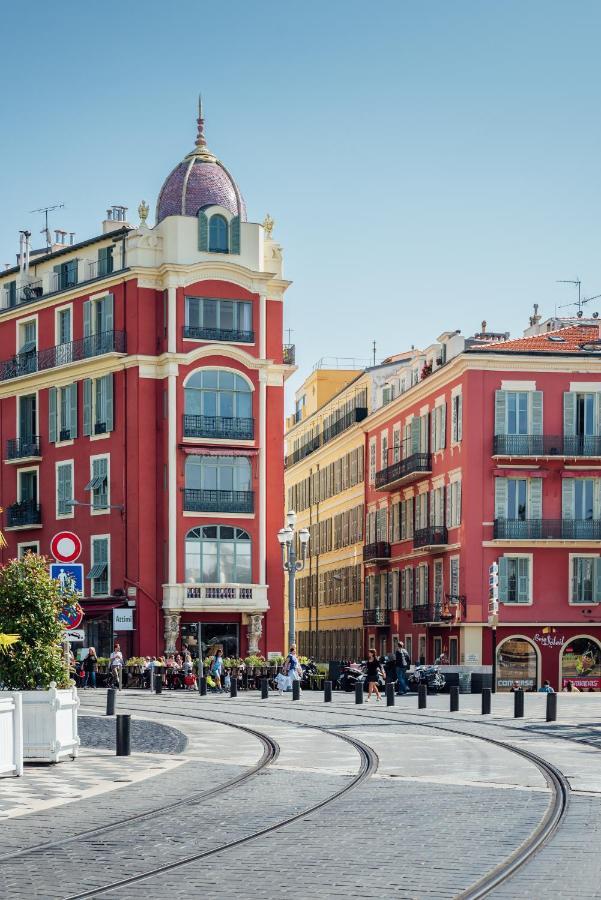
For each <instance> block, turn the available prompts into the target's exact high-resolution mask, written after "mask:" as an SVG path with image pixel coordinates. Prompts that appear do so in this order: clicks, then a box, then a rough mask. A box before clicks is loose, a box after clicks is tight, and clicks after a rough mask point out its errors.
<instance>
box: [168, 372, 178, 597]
mask: <svg viewBox="0 0 601 900" xmlns="http://www.w3.org/2000/svg"><path fill="white" fill-rule="evenodd" d="M167 401H168V402H167V485H168V507H167V508H168V513H167V515H168V518H169V521H168V534H169V552H168V566H167V569H168V571H167V575H168V581H169V584H175V583H176V582H177V411H176V403H177V377H176V376H175V375H169V376H168V379H167Z"/></svg>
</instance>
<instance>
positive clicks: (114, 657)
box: [109, 644, 123, 690]
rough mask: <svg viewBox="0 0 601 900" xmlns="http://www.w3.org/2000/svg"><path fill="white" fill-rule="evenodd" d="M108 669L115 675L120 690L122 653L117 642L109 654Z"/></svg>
mask: <svg viewBox="0 0 601 900" xmlns="http://www.w3.org/2000/svg"><path fill="white" fill-rule="evenodd" d="M109 669H110V670H111V672H113V674H114V675H115V678H116V679H117V684H118V686H119V690H121V683H122V679H123V654H122V653H121V647H120V646H119V644H115V649H114V650H113V652H112V653H111V655H110V659H109Z"/></svg>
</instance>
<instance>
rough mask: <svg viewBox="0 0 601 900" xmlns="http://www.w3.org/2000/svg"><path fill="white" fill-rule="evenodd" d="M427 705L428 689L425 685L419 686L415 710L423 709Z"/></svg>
mask: <svg viewBox="0 0 601 900" xmlns="http://www.w3.org/2000/svg"><path fill="white" fill-rule="evenodd" d="M427 703H428V688H427V687H426V685H425V684H420V685H419V687H418V689H417V708H418V709H425V708H426V705H427Z"/></svg>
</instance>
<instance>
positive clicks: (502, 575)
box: [499, 556, 509, 603]
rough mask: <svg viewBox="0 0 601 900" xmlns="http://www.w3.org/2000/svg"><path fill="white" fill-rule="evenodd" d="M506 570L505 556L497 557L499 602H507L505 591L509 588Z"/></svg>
mask: <svg viewBox="0 0 601 900" xmlns="http://www.w3.org/2000/svg"><path fill="white" fill-rule="evenodd" d="M507 576H508V572H507V557H506V556H501V557H499V600H500V601H501V603H507V592H508V590H509V583H508V579H507Z"/></svg>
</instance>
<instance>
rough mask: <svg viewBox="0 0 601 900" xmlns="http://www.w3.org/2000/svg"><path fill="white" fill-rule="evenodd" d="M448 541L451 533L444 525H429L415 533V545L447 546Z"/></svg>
mask: <svg viewBox="0 0 601 900" xmlns="http://www.w3.org/2000/svg"><path fill="white" fill-rule="evenodd" d="M448 543H449V534H448V531H447V529H446V527H445V526H444V525H429V526H428V528H418V529H417V531H415V532H414V533H413V546H414V547H446V545H447V544H448Z"/></svg>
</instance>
